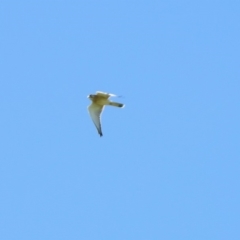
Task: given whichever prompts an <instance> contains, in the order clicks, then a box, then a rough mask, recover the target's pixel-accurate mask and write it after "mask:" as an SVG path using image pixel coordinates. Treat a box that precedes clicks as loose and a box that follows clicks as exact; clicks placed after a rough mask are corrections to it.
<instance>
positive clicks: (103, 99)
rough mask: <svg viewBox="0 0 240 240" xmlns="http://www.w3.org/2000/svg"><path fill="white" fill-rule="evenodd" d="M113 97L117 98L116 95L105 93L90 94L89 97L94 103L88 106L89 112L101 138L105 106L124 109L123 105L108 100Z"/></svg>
mask: <svg viewBox="0 0 240 240" xmlns="http://www.w3.org/2000/svg"><path fill="white" fill-rule="evenodd" d="M111 96H116V95H113V94H109V93H104V92H96V94H90V95H89V96H88V98H89V99H90V100H91V101H92V104H91V105H89V106H88V111H89V114H90V116H91V118H92V120H93V123H94V124H95V126H96V128H97V130H98V133H99V135H100V136H102V135H103V134H102V129H101V121H100V116H101V113H102V111H103V109H104V106H106V105H109V106H114V107H120V108H121V107H124V105H123V104H122V103H117V102H112V101H110V100H108V98H109V97H111Z"/></svg>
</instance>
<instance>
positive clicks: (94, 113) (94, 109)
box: [88, 103, 103, 136]
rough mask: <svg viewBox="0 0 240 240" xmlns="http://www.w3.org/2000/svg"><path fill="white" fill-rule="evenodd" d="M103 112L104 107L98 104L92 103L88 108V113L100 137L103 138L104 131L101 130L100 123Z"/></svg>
mask: <svg viewBox="0 0 240 240" xmlns="http://www.w3.org/2000/svg"><path fill="white" fill-rule="evenodd" d="M102 110H103V106H100V105H98V104H96V103H92V104H91V105H89V106H88V112H89V114H90V116H91V118H92V120H93V123H94V124H95V126H96V128H97V130H98V133H99V135H100V136H102V135H103V134H102V129H101V122H100V115H101V112H102Z"/></svg>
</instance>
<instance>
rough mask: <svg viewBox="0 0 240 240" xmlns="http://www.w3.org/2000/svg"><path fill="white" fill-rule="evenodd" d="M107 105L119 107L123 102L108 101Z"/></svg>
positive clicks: (122, 105)
mask: <svg viewBox="0 0 240 240" xmlns="http://www.w3.org/2000/svg"><path fill="white" fill-rule="evenodd" d="M109 105H110V106H114V107H120V108H122V107H124V104H122V103H117V102H109Z"/></svg>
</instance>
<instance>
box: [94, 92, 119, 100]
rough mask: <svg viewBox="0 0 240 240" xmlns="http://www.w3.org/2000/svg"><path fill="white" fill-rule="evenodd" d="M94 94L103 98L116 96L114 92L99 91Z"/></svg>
mask: <svg viewBox="0 0 240 240" xmlns="http://www.w3.org/2000/svg"><path fill="white" fill-rule="evenodd" d="M96 94H97V95H98V96H101V97H104V98H109V97H117V95H115V94H111V93H105V92H100V91H98V92H96Z"/></svg>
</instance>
